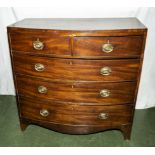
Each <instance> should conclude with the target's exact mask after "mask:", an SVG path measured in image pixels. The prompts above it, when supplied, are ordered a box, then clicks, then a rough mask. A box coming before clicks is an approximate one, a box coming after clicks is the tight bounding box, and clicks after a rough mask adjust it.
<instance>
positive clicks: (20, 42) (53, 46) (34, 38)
mask: <svg viewBox="0 0 155 155" xmlns="http://www.w3.org/2000/svg"><path fill="white" fill-rule="evenodd" d="M10 39H11V49H12V50H13V51H18V52H21V53H30V54H35V55H62V56H63V55H70V54H71V53H70V47H69V37H63V36H57V35H54V34H53V33H49V32H48V33H47V32H42V31H41V32H35V31H34V32H32V33H22V32H19V33H11V34H10Z"/></svg>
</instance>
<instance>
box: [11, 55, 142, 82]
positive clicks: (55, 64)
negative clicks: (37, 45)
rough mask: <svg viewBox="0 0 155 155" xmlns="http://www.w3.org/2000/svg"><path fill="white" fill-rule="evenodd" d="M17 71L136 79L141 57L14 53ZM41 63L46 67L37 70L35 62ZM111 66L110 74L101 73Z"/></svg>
mask: <svg viewBox="0 0 155 155" xmlns="http://www.w3.org/2000/svg"><path fill="white" fill-rule="evenodd" d="M23 62H24V63H23ZM13 63H14V69H15V72H16V73H20V74H26V75H31V76H36V77H44V78H50V79H60V80H75V81H104V82H106V81H108V82H110V81H117V82H119V81H136V80H137V76H138V71H139V65H140V60H139V59H131V60H130V59H122V60H104V61H103V60H82V59H56V58H45V57H34V56H26V57H23V55H19V54H13ZM37 63H41V64H43V65H44V67H45V69H44V70H43V71H41V72H38V71H36V70H35V64H37ZM107 66H108V67H110V68H111V70H112V72H111V74H110V75H109V76H104V75H102V74H101V73H100V70H101V69H102V68H103V67H107Z"/></svg>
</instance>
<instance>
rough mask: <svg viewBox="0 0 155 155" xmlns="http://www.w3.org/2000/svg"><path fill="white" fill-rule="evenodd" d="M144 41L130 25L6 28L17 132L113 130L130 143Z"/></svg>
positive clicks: (89, 22) (131, 21)
mask: <svg viewBox="0 0 155 155" xmlns="http://www.w3.org/2000/svg"><path fill="white" fill-rule="evenodd" d="M146 34H147V28H146V27H145V26H144V25H143V24H141V23H140V22H139V21H138V20H137V19H136V18H117V19H24V20H22V21H19V22H17V23H15V24H13V25H10V26H8V40H9V46H10V54H11V60H12V69H13V75H14V83H15V88H16V96H17V105H18V111H19V118H20V125H21V129H22V130H24V129H25V128H26V127H27V126H28V125H29V124H36V125H39V126H42V127H46V128H49V129H52V130H54V131H58V132H62V133H67V134H89V133H95V132H100V131H104V130H109V129H119V130H121V131H122V133H123V135H124V138H125V139H130V135H131V128H132V121H133V115H134V107H135V103H136V96H137V92H138V85H139V81H140V73H141V67H142V62H143V55H144V47H145V40H146Z"/></svg>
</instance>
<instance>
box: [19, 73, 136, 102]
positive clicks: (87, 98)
mask: <svg viewBox="0 0 155 155" xmlns="http://www.w3.org/2000/svg"><path fill="white" fill-rule="evenodd" d="M16 80H17V88H18V94H20V95H23V96H31V97H35V98H36V97H37V98H42V99H49V100H52V101H62V102H66V103H67V102H74V103H80V104H99V105H116V104H128V103H133V101H134V94H135V88H136V83H135V82H121V83H104V82H65V81H64V82H63V81H59V82H52V81H45V80H42V79H38V78H32V77H26V76H19V75H18V76H16Z"/></svg>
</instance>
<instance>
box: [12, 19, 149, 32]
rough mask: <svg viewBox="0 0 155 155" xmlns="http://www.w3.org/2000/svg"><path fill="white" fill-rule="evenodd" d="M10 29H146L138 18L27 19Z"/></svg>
mask: <svg viewBox="0 0 155 155" xmlns="http://www.w3.org/2000/svg"><path fill="white" fill-rule="evenodd" d="M9 27H13V28H31V29H51V30H52V29H53V30H80V31H82V30H126V29H146V27H145V26H144V25H143V24H142V23H141V22H140V21H139V20H138V19H137V18H75V19H73V18H31V19H30V18H27V19H23V20H21V21H19V22H17V23H15V24H12V25H10V26H9Z"/></svg>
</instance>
